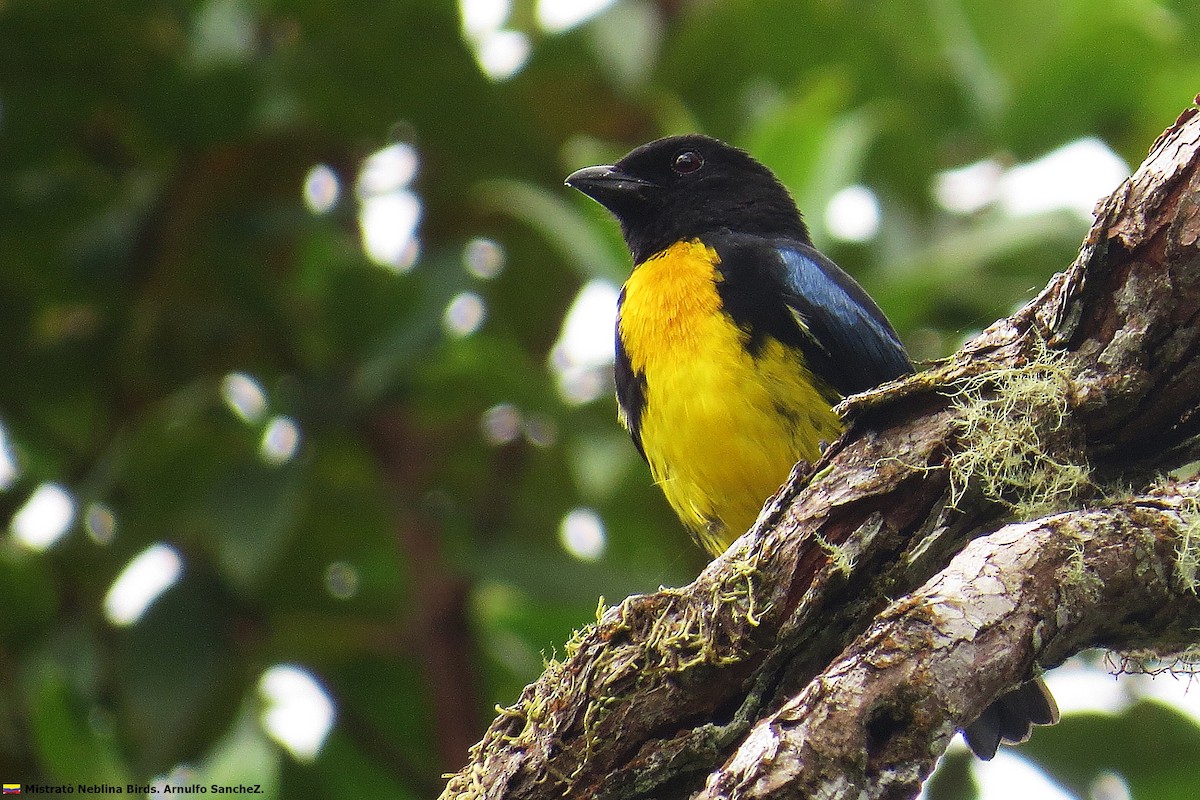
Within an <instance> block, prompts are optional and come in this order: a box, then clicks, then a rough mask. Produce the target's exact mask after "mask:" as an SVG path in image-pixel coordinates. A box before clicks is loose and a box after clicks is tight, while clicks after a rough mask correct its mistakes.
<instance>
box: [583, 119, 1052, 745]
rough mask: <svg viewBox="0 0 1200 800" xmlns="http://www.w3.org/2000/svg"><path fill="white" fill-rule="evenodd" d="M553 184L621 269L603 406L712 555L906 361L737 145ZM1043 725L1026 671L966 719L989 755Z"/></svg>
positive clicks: (695, 148)
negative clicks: (606, 221)
mask: <svg viewBox="0 0 1200 800" xmlns="http://www.w3.org/2000/svg"><path fill="white" fill-rule="evenodd" d="M566 185H567V186H569V187H571V188H574V189H576V190H578V191H580V192H582V193H583V194H585V195H587V196H588V197H590V198H592V199H593V200H595V201H596V202H598V203H599V204H600V205H602V206H603V207H604V208H606V209H607V210H608V211H609V212H610V213H611V214H612V215H613V216H614V217H615V218H616V220H617V222H618V223H619V225H620V228H621V233H622V236H623V238H624V240H625V244H626V245H627V247H628V249H629V251H630V254H631V256H632V260H633V270H632V272H631V273H630V275H629V278H628V279H627V280H626V282H625V284H624V286H623V287H622V289H621V292H620V294H619V296H618V301H617V323H616V348H615V358H614V378H615V385H616V396H617V406H618V416H619V419H620V421H621V423H622V424H623V426H624V427H625V428H626V430H628V432H629V434H630V436H631V438H632V439H633V444H634V446H635V447H636V449H637V451H638V453H639V454H640V455H641V456H642V458H643V459H644V460H645V461H646V463H647V464H648V465H649V468H650V473H651V475H652V477H653V478H654V481H655V483H656V484H657V485H658V486H659V487H660V488H661V490H662V492H663V494H664V496H665V497H666V500H667V502H668V504H669V505H670V506H671V508H672V509H673V510H674V511H675V513H676V515H677V516H678V517H679V519H680V520H681V521H682V523H683V524H684V526H685V527H686V528H687V529H688V530H689V532H690V533H691V535H692V537H693V539H694V540H695V541H696V542H697V543H698V544H699V546H700V547H702V548H703V549H704V550H706V551H707V552H708V553H709V554H710V555H712V556H717V555H719V554H721V553H722V552H724V550H725V549H727V548H728V546H729V545H730V544H731V543H732V542H733V541H734V540H735V539H737V538H738V536H740V535H741V534H742V533H744V532H745V531H746V530H748V529H749V528H750V527H751V526H752V525H753V523H754V521H755V519H756V518H757V517H758V514H759V512H760V510H761V509H762V506H763V504H764V502H765V501H766V500H767V499H768V498H769V497H771V495H773V494H774V493H775V492H776V491H777V490H778V489H779V487H780V486H781V485H782V484H783V483H784V482H785V481H786V480H787V477H788V475H789V473H790V472H791V470H792V468H793V466H794V465H795V464H796V463H797V462H801V461H804V462H809V463H811V462H815V461H816V460H817V459H818V458H819V457H820V454H821V452H822V450H823V449H824V448H825V447H826V446H827V445H828V444H829V443H830V442H833V441H834V440H835V439H836V438H837V437H838V435H839V434H840V433H841V432H842V429H843V423H842V420H841V419H840V417H839V416H838V414H837V413H836V412H835V410H834V407H835V406H836V405H837V404H838V403H839V402H840V401H841V400H842V399H843V398H845V397H847V396H849V395H852V394H856V393H859V392H863V391H866V390H869V389H873V388H875V387H877V386H879V385H880V384H883V383H886V382H888V381H891V380H895V379H898V378H901V377H903V376H905V375H908V374H910V373H912V372H913V371H914V366H913V363H912V361H911V359H910V358H909V356H908V353H907V351H906V350H905V348H904V345H903V344H902V343H901V341H900V337H899V336H898V335H897V334H896V331H895V329H894V328H893V327H892V325H891V323H890V322H889V321H888V319H887V317H886V316H885V315H884V313H883V311H882V310H880V308H879V306H878V305H877V304H876V303H875V301H874V300H872V299H871V297H870V296H869V295H868V294H867V292H866V291H865V290H864V289H863V288H862V287H861V286H860V285H859V284H858V283H857V282H856V281H855V280H854V279H853V278H852V277H851V276H850V275H848V274H847V273H846V272H844V271H843V270H842V269H841V268H839V267H838V266H837V265H836V264H835V263H834V262H833V261H832V260H830V259H829V258H827V257H826V256H825V255H823V254H822V253H821V252H820V251H818V250H817V249H816V247H815V246H814V245H813V242H812V239H811V237H810V235H809V231H808V227H807V225H806V224H805V222H804V220H803V217H802V215H801V213H800V211H799V209H798V208H797V207H796V204H795V202H794V201H793V199H792V196H791V194H790V193H789V192H788V190H787V188H786V187H785V186H784V185H783V183H782V182H781V181H780V180H779V179H778V178H777V177H776V176H775V174H774V173H773V172H772V171H771V170H770V169H769V168H768V167H767V166H765V165H764V164H762V163H761V162H759V161H758V160H757V159H755V158H754V157H753V156H751V155H750V154H749V153H747V152H746V151H744V150H742V149H740V148H737V147H733V146H731V145H728V144H726V143H724V142H722V141H720V140H718V139H715V138H712V137H710V136H706V135H703V134H699V133H693V134H686V135H682V136H672V137H667V138H662V139H656V140H654V141H652V142H649V143H647V144H644V145H642V146H640V147H637V148H635V149H634V150H632V151H630V152H629V153H628V154H627V155H625V156H624V157H622V158H621V159H620V160H618V161H617V162H616V163H614V164H605V165H599V166H590V167H584V168H583V169H579V170H576V171H575V172H573V173H571V174H570V175H569V176H568V177H567V178H566ZM1053 721H1057V709H1056V708H1055V707H1054V701H1053V698H1052V697H1051V696H1050V694H1049V692H1048V691H1047V690H1045V687H1044V684H1042V683H1041V682H1040V681H1032V682H1030V683H1027V684H1024V685H1022V686H1021V687H1019V688H1018V689H1016V690H1014V691H1013V692H1011V693H1009V694H1008V695H1005V696H1004V697H1002V698H1000V700H998V701H997V702H996V704H994V705H993V706H992V707H990V708H989V709H988V710H987V711H986V712H985V713H984V715H983V716H981V717H980V718H979V720H978V721H977V722H976V723H973V724H972V725H969V726H967V727H966V729H965V734H966V739H967V742H968V744H969V745H970V746H971V748H972V750H973V751H974V752H975V753H976V754H977V755H979V756H980V757H982V758H985V759H988V758H991V757H992V756H993V755H995V752H996V749H997V747H998V746H999V743H1000V741H1001V740H1003V741H1007V742H1010V743H1011V742H1020V741H1024V740H1025V739H1026V738H1028V736H1029V732H1030V729H1031V726H1032V724H1048V723H1050V722H1053Z"/></svg>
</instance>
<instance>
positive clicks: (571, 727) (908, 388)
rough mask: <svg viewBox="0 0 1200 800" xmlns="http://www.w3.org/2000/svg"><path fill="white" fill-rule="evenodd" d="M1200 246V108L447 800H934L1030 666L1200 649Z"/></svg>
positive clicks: (544, 696)
mask: <svg viewBox="0 0 1200 800" xmlns="http://www.w3.org/2000/svg"><path fill="white" fill-rule="evenodd" d="M1198 241H1200V114H1198V112H1197V109H1195V108H1192V109H1189V110H1188V111H1187V112H1185V114H1184V115H1182V116H1181V117H1180V119H1179V120H1178V121H1177V122H1176V124H1175V125H1174V126H1172V128H1171V129H1170V130H1168V131H1167V132H1166V133H1164V134H1163V136H1162V137H1160V139H1159V141H1158V142H1156V144H1155V146H1154V149H1153V151H1152V152H1151V154H1150V156H1149V158H1148V159H1147V160H1146V162H1145V163H1144V164H1142V166H1141V167H1140V168H1139V169H1138V171H1137V172H1136V173H1135V174H1134V175H1133V176H1132V177H1131V178H1130V179H1129V180H1128V181H1127V182H1126V183H1125V184H1124V185H1123V186H1122V187H1121V188H1120V189H1119V190H1118V191H1117V192H1116V193H1114V195H1113V196H1112V197H1111V198H1110V199H1109V200H1108V201H1106V202H1105V203H1104V204H1103V205H1102V206H1101V208H1100V209H1099V211H1098V214H1097V220H1096V224H1095V225H1094V226H1093V228H1092V230H1091V232H1090V233H1089V234H1088V237H1087V239H1086V241H1085V242H1084V244H1083V247H1082V249H1081V251H1080V254H1079V257H1078V258H1077V259H1076V261H1075V263H1074V264H1073V265H1072V266H1071V267H1070V269H1068V270H1067V271H1066V272H1064V273H1061V274H1059V275H1056V276H1055V277H1054V278H1053V279H1052V280H1051V282H1050V284H1049V285H1048V286H1047V287H1046V289H1045V290H1044V291H1043V292H1042V294H1041V295H1040V296H1039V297H1038V298H1036V299H1035V300H1034V301H1032V302H1031V303H1030V304H1029V305H1027V306H1026V307H1025V308H1024V309H1022V310H1021V311H1019V312H1017V313H1016V314H1014V315H1013V316H1011V317H1009V318H1007V319H1004V320H1001V321H999V322H997V323H996V324H994V325H993V326H991V327H990V328H988V330H986V331H984V332H983V333H982V334H981V335H980V336H979V337H977V338H976V339H974V340H973V341H972V342H970V343H968V344H967V345H966V346H965V347H964V348H963V349H962V350H961V351H960V352H959V353H958V354H957V355H955V356H954V357H953V358H952V359H950V360H948V361H947V362H946V363H944V364H941V365H939V366H937V367H935V368H933V369H930V370H926V371H925V372H922V373H920V374H918V375H916V376H913V377H912V378H910V379H908V380H906V381H904V382H902V383H899V384H896V385H891V386H888V387H883V388H881V389H879V390H876V391H873V392H870V393H868V394H867V395H861V396H858V397H856V398H852V399H851V400H850V401H848V402H847V403H846V404H845V409H844V410H845V412H846V414H847V416H848V421H849V423H850V427H849V430H848V432H847V434H846V435H845V436H843V437H842V438H841V439H840V440H839V441H838V442H837V443H835V444H834V445H833V446H832V447H830V448H829V450H828V451H827V452H826V453H825V455H824V456H823V457H822V459H821V461H820V462H819V463H818V464H817V465H815V466H814V467H804V468H799V467H798V468H797V470H796V471H795V472H794V473H793V475H792V477H791V479H790V480H789V482H788V484H787V485H786V486H785V487H784V488H783V490H782V491H781V492H780V493H779V494H778V495H777V496H776V497H775V498H773V500H772V501H771V502H770V503H769V504H768V506H767V508H766V509H764V512H763V514H762V515H761V516H760V518H759V521H758V523H757V524H756V526H755V528H754V529H753V530H752V531H751V532H750V533H749V534H748V535H747V536H744V537H742V539H740V540H738V542H737V543H735V544H734V546H733V547H731V548H730V550H729V551H728V552H727V553H726V554H725V555H723V556H722V557H720V558H718V559H717V560H715V561H714V562H713V563H712V564H710V565H709V567H708V568H707V569H705V570H704V572H703V573H701V575H700V576H699V577H698V578H697V579H696V581H694V582H693V583H691V584H689V585H688V586H686V587H683V588H682V589H672V590H664V591H661V592H658V593H656V594H651V595H644V596H636V597H631V598H628V599H626V600H625V601H624V602H622V603H620V604H619V605H617V606H615V607H613V608H610V609H607V610H606V611H604V612H603V613H602V614H601V615H600V618H599V619H598V621H597V622H596V623H595V624H593V625H592V626H589V627H588V628H587V629H585V630H584V631H582V632H580V634H579V635H578V636H577V637H576V638H575V639H574V640H573V641H572V643H571V647H570V648H569V653H568V655H567V657H566V658H565V660H564V661H561V662H553V663H551V664H550V665H548V666H547V669H546V673H545V674H544V675H543V676H542V678H541V679H540V680H539V681H537V682H536V683H534V684H532V685H530V686H528V687H526V689H525V691H524V692H523V693H522V695H521V697H520V698H519V700H518V701H517V702H516V703H515V704H514V705H513V706H512V707H510V708H508V709H504V710H502V712H501V714H500V716H499V717H497V719H496V720H495V722H493V723H492V726H491V728H489V730H488V732H487V735H486V736H485V737H484V739H483V740H482V741H481V742H480V743H479V744H478V745H476V747H475V748H473V750H472V752H471V761H470V763H469V764H468V765H467V766H466V767H464V769H463V770H462V771H460V772H459V773H457V774H455V775H454V776H452V777H451V778H450V782H449V784H448V786H447V788H446V791H445V793H444V794H443V797H445V798H457V797H487V798H497V800H498V799H499V798H543V797H544V798H550V797H553V798H559V797H589V798H648V797H655V798H672V797H679V798H684V797H690V796H692V795H693V794H695V793H696V792H698V791H701V790H703V791H704V793H705V796H708V797H734V796H737V797H743V796H745V797H749V796H755V795H766V794H770V796H772V797H810V796H824V797H830V798H834V797H843V796H854V797H858V796H864V797H889V798H896V797H906V796H915V794H916V792H917V790H918V788H919V785H920V781H921V780H922V779H923V777H924V776H925V775H926V774H927V773H928V770H929V769H930V767H931V765H932V764H933V762H934V761H935V760H936V758H937V757H938V756H939V755H940V753H941V752H942V750H943V749H944V748H945V745H946V743H947V742H948V741H949V738H950V736H951V734H952V733H953V730H954V727H955V726H957V725H961V724H963V723H965V722H969V721H970V720H971V719H972V718H973V715H976V714H978V713H979V712H980V711H981V710H982V709H983V708H985V707H986V706H987V705H988V703H990V702H991V701H992V700H994V699H995V698H996V697H997V696H998V695H999V694H1001V693H1002V692H1003V691H1005V690H1006V689H1009V688H1012V687H1013V686H1015V685H1016V684H1017V683H1019V682H1021V681H1022V680H1024V679H1025V678H1026V677H1028V674H1029V671H1030V670H1031V669H1036V668H1048V667H1050V666H1053V665H1055V664H1057V663H1058V662H1060V661H1061V660H1062V659H1063V658H1066V657H1067V656H1069V655H1071V654H1072V653H1074V652H1077V651H1078V650H1081V649H1083V648H1086V647H1091V646H1107V647H1114V648H1119V649H1125V650H1136V651H1150V652H1156V653H1162V654H1166V653H1169V652H1170V651H1172V650H1179V651H1181V650H1184V649H1186V648H1187V647H1188V646H1189V645H1194V644H1195V642H1196V639H1197V636H1196V634H1195V633H1194V632H1193V629H1194V628H1195V626H1196V625H1197V624H1198V623H1200V599H1198V598H1197V595H1196V589H1195V587H1196V574H1197V566H1196V565H1197V564H1198V563H1200V556H1197V554H1196V553H1197V541H1200V535H1198V534H1197V533H1196V511H1195V509H1196V508H1197V500H1196V497H1197V487H1196V485H1195V484H1194V483H1187V484H1183V485H1179V486H1172V485H1169V484H1166V485H1164V484H1162V483H1161V475H1162V474H1164V473H1165V472H1166V471H1168V470H1170V469H1173V468H1175V467H1178V466H1179V463H1178V462H1179V459H1182V458H1185V457H1188V456H1189V455H1191V454H1194V453H1196V452H1197V451H1198V448H1197V445H1196V443H1197V435H1198V434H1200V413H1198V411H1197V389H1196V387H1197V386H1200V248H1197V242H1198ZM1015 519H1021V520H1026V521H1023V522H1014V520H1015ZM1135 577H1136V578H1140V579H1134V578H1135ZM893 598H900V599H899V600H896V601H895V602H892V599H893ZM1140 610H1147V611H1149V612H1152V613H1148V614H1137V613H1134V612H1138V611H1140ZM1166 610H1169V612H1170V615H1169V616H1164V614H1165V612H1166ZM1159 612H1163V613H1159ZM1131 619H1132V620H1137V622H1127V623H1119V624H1118V623H1117V622H1116V621H1118V620H1131ZM1189 624H1190V625H1191V626H1192V627H1191V628H1188V627H1187V626H1188V625H1189ZM981 666H983V667H985V668H980V667H981ZM767 756H770V757H769V758H768V757H767ZM817 789H819V790H820V791H821V792H823V794H819V795H817V793H816V790H817Z"/></svg>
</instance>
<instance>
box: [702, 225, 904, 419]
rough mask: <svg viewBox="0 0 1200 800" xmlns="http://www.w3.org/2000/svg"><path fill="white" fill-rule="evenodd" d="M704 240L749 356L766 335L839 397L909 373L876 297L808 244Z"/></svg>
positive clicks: (757, 239)
mask: <svg viewBox="0 0 1200 800" xmlns="http://www.w3.org/2000/svg"><path fill="white" fill-rule="evenodd" d="M706 242H708V243H709V244H711V245H712V246H713V247H715V248H716V250H717V253H718V255H719V256H720V266H719V270H720V272H721V281H720V282H719V283H718V285H717V291H718V293H719V294H720V296H721V300H722V304H723V306H724V308H725V311H726V312H728V313H729V315H730V316H731V317H732V318H733V321H734V322H735V323H736V324H738V325H739V326H740V327H741V328H742V329H743V330H745V331H746V332H747V334H748V342H747V346H748V348H749V350H750V352H751V353H756V352H758V350H760V349H761V347H762V345H763V343H764V342H765V341H766V340H767V338H768V337H770V338H774V339H777V340H779V341H781V342H783V343H784V344H786V345H789V346H791V347H795V348H797V349H799V350H800V351H801V353H802V354H803V355H804V359H805V362H806V364H807V365H808V367H809V369H810V370H811V371H812V373H813V375H814V376H816V377H817V378H818V379H819V380H820V381H821V382H823V383H824V384H825V385H827V386H828V387H829V388H830V389H831V390H833V391H834V392H836V393H837V394H838V395H841V396H846V395H850V394H855V393H857V392H862V391H866V390H867V389H871V388H874V387H875V386H878V385H879V384H881V383H886V382H887V381H890V380H893V379H895V378H898V377H900V376H901V375H905V374H908V373H910V372H912V371H913V367H912V362H911V361H910V360H909V358H908V354H907V353H906V352H905V350H904V345H903V344H901V342H900V338H899V337H898V336H897V335H896V332H895V330H894V329H893V328H892V326H891V323H889V322H888V320H887V317H885V316H884V314H883V312H882V311H881V310H880V309H879V306H877V305H876V304H875V301H874V300H872V299H871V297H870V296H869V295H868V294H867V293H866V292H865V291H864V290H863V288H862V287H861V286H859V285H858V283H856V282H855V280H854V279H853V278H851V277H850V276H849V275H847V274H846V273H845V272H843V271H842V270H841V269H840V268H839V267H838V266H837V265H836V264H834V263H833V262H832V261H830V260H829V259H828V258H826V257H825V256H824V255H822V254H821V253H820V252H819V251H817V250H816V249H815V248H813V247H812V246H811V245H809V244H807V243H806V242H802V241H799V240H796V239H768V238H764V237H759V236H746V235H739V234H732V233H725V234H722V235H719V236H714V237H706ZM831 402H836V398H831Z"/></svg>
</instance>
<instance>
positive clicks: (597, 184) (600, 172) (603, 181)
mask: <svg viewBox="0 0 1200 800" xmlns="http://www.w3.org/2000/svg"><path fill="white" fill-rule="evenodd" d="M565 182H566V185H567V186H570V187H571V188H572V189H578V190H579V191H581V192H583V193H584V194H586V195H587V196H588V197H590V198H592V199H593V200H595V201H596V202H598V203H600V204H601V205H603V206H606V207H608V208H612V206H613V205H614V204H617V205H620V204H623V203H627V202H628V201H629V200H631V199H634V198H642V197H644V196H645V195H646V192H647V191H648V190H651V189H655V188H657V186H658V185H657V184H655V183H651V182H650V181H647V180H643V179H641V178H635V177H634V176H632V175H630V174H629V173H628V172H625V171H623V170H621V169H620V168H619V167H615V166H612V165H610V164H604V165H602V166H599V167H584V168H583V169H580V170H576V171H575V172H572V173H571V174H570V175H568V176H567V180H566V181H565Z"/></svg>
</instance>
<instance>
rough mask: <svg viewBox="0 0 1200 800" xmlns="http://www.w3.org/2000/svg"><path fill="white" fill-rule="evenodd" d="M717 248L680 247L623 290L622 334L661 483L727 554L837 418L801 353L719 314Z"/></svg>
mask: <svg viewBox="0 0 1200 800" xmlns="http://www.w3.org/2000/svg"><path fill="white" fill-rule="evenodd" d="M718 263H719V258H718V256H717V253H716V252H715V251H714V250H713V249H711V248H709V247H706V246H704V245H703V244H701V243H700V242H697V241H693V242H681V243H679V244H676V245H673V246H671V247H669V248H667V249H666V250H664V251H663V252H662V253H660V254H658V255H656V256H654V257H652V258H650V259H648V260H646V261H645V262H643V263H642V264H640V265H639V266H638V267H637V268H636V269H635V270H634V272H633V274H632V275H631V276H630V277H629V280H628V281H627V282H626V284H625V299H624V302H623V304H622V306H621V318H620V321H619V323H618V332H619V335H620V337H621V341H622V343H623V345H624V347H625V350H626V353H627V354H628V356H629V361H630V365H631V367H632V369H633V371H634V372H635V373H639V374H641V375H643V376H644V378H645V403H644V406H643V410H642V415H641V418H640V433H641V441H642V448H643V450H644V451H645V454H646V460H647V461H649V463H650V469H651V472H652V473H653V475H654V478H655V480H656V481H657V482H658V484H659V485H660V486H661V487H662V490H663V493H664V494H665V495H666V497H667V500H668V501H669V502H670V504H671V506H672V507H673V508H674V509H675V512H676V513H677V514H678V515H679V517H680V519H682V520H683V522H684V523H685V524H686V525H687V526H688V527H689V528H690V529H691V530H692V531H693V532H694V533H695V535H696V537H697V539H698V540H699V541H700V544H701V545H702V546H704V547H705V548H706V549H707V550H709V551H710V552H711V553H713V554H717V553H720V552H721V551H723V550H724V549H725V548H726V547H728V545H729V544H730V543H731V542H732V541H733V540H734V539H735V538H737V537H738V536H740V535H741V534H742V533H744V532H745V531H746V529H747V528H749V526H750V525H751V524H752V523H753V522H754V519H755V517H756V516H757V515H758V512H759V510H760V509H761V508H762V505H763V503H764V502H765V501H766V499H767V498H768V497H770V496H771V495H772V494H774V492H775V491H776V490H777V489H778V488H779V487H780V485H781V484H782V483H783V482H784V480H786V479H787V476H788V472H789V471H790V470H791V468H792V466H793V465H794V464H795V463H796V462H797V461H799V460H801V459H805V460H809V461H812V460H815V459H816V458H817V456H818V455H819V453H820V450H819V445H820V443H821V442H831V441H833V439H835V438H836V437H837V435H838V433H839V432H840V431H841V423H840V421H839V419H838V417H837V415H835V414H834V413H833V410H832V409H831V407H830V405H829V402H828V401H827V400H826V399H825V398H824V397H822V395H821V393H820V392H819V391H818V390H817V388H816V387H815V386H814V385H813V379H812V374H811V373H810V372H809V371H808V369H807V368H806V367H805V365H804V362H803V357H802V356H801V354H800V353H799V351H797V350H794V349H792V348H789V347H786V346H784V345H783V344H781V343H780V342H779V341H777V340H774V339H768V341H767V343H766V344H765V346H764V347H762V349H761V350H760V351H759V352H758V353H757V354H756V355H754V356H751V355H750V353H749V351H748V350H747V348H746V346H747V343H748V340H749V337H748V334H747V333H746V332H745V331H743V330H741V329H739V328H738V327H737V326H736V325H735V324H734V323H733V320H732V319H731V318H730V317H729V315H728V314H727V313H725V311H724V310H723V309H722V306H721V298H720V295H719V294H718V292H717V287H716V284H717V282H718V281H720V280H721V275H720V273H718V272H717V271H716V269H715V268H716V265H717V264H718Z"/></svg>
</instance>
